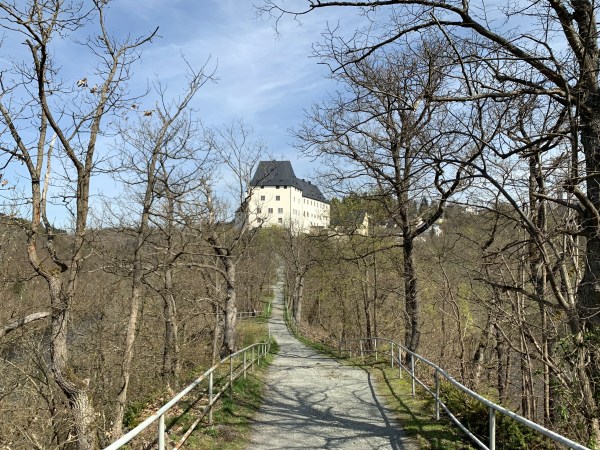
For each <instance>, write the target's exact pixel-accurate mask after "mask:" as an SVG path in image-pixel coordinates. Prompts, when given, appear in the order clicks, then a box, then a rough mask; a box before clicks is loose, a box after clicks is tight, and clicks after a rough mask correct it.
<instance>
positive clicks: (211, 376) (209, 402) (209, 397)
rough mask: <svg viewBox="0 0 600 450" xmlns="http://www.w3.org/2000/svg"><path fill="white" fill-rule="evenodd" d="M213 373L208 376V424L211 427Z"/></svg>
mask: <svg viewBox="0 0 600 450" xmlns="http://www.w3.org/2000/svg"><path fill="white" fill-rule="evenodd" d="M212 402H213V373H212V372H211V373H210V374H209V375H208V423H209V425H212V423H213V414H212V413H213V405H212Z"/></svg>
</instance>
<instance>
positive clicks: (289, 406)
mask: <svg viewBox="0 0 600 450" xmlns="http://www.w3.org/2000/svg"><path fill="white" fill-rule="evenodd" d="M282 298H283V295H282V283H281V282H280V283H278V284H277V286H276V288H275V301H274V306H273V317H272V319H271V321H270V325H271V332H272V334H273V335H274V337H275V339H276V340H277V342H278V343H279V346H280V351H279V353H278V355H277V356H276V357H275V360H274V361H273V364H272V365H271V367H270V368H269V375H268V378H267V387H266V393H265V399H266V400H265V401H264V403H263V405H262V406H261V409H260V411H259V413H258V414H257V416H256V418H255V420H254V423H253V430H252V431H253V432H252V438H251V444H250V446H249V448H251V449H294V448H302V449H306V448H319V449H333V448H348V449H352V448H355V449H388V448H389V449H394V450H396V449H397V450H414V449H416V448H417V447H416V445H414V444H413V443H412V442H411V441H410V440H409V439H408V438H407V437H406V436H405V435H404V433H403V432H402V430H401V429H400V427H399V424H398V423H397V422H396V421H395V420H394V419H393V418H392V414H391V413H390V412H389V411H388V410H387V408H386V407H385V406H384V405H382V404H381V402H380V401H379V400H378V399H377V397H376V395H375V388H374V385H373V382H372V379H371V376H370V374H368V373H367V372H365V371H363V370H361V369H358V368H355V367H350V366H343V365H341V364H339V363H338V362H336V361H335V360H333V359H331V358H328V357H326V356H323V355H321V354H319V353H317V352H315V351H314V350H312V349H310V348H308V347H306V346H305V345H304V344H302V343H301V342H299V341H298V340H297V339H296V338H294V337H293V336H292V335H291V334H290V333H289V332H288V330H287V328H286V326H285V323H284V321H283V300H282Z"/></svg>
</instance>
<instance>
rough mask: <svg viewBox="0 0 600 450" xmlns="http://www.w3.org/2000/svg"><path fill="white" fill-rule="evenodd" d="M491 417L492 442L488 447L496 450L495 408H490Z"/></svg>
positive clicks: (490, 432)
mask: <svg viewBox="0 0 600 450" xmlns="http://www.w3.org/2000/svg"><path fill="white" fill-rule="evenodd" d="M489 417H490V419H489V420H490V423H489V434H490V441H489V444H488V447H489V449H490V450H496V410H495V409H494V408H489Z"/></svg>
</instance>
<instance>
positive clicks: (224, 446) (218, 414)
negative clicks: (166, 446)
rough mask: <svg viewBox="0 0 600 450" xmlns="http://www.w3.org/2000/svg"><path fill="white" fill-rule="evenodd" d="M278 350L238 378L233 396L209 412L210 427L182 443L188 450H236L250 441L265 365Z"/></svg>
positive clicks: (273, 348)
mask: <svg viewBox="0 0 600 450" xmlns="http://www.w3.org/2000/svg"><path fill="white" fill-rule="evenodd" d="M277 351H278V346H277V344H276V343H274V344H273V345H272V353H271V354H269V355H268V356H267V358H266V362H267V364H265V363H264V362H262V363H261V365H260V366H255V369H254V371H253V372H248V375H247V377H246V379H243V378H240V379H238V380H237V381H236V382H235V383H234V386H233V397H232V398H229V397H228V396H227V395H226V396H225V397H224V398H223V399H222V401H221V402H219V404H218V406H217V408H216V409H215V410H214V413H213V425H207V424H203V425H201V426H199V427H198V428H197V429H196V430H195V431H194V433H193V434H192V435H191V436H190V438H189V439H188V441H187V442H186V448H189V449H198V450H199V449H210V450H217V449H219V450H237V449H242V448H244V447H246V446H247V445H248V443H249V441H250V434H251V426H250V424H251V423H252V418H253V417H254V415H255V414H256V412H257V411H258V409H259V407H260V405H261V403H262V397H263V393H264V387H265V375H266V371H267V367H268V364H270V363H271V361H272V360H273V357H274V353H276V352H277Z"/></svg>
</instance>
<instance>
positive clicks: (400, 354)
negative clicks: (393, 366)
mask: <svg viewBox="0 0 600 450" xmlns="http://www.w3.org/2000/svg"><path fill="white" fill-rule="evenodd" d="M398 378H400V379H402V347H401V346H400V345H398Z"/></svg>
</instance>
